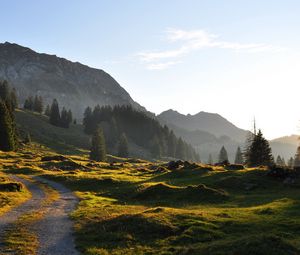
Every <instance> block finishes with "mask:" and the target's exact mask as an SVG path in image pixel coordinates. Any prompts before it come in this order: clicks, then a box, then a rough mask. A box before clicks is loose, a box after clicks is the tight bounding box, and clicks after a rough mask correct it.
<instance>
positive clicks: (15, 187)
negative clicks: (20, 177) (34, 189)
mask: <svg viewBox="0 0 300 255" xmlns="http://www.w3.org/2000/svg"><path fill="white" fill-rule="evenodd" d="M22 189H23V184H22V183H20V182H6V183H0V191H9V192H15V191H19V192H20V191H21V190H22Z"/></svg>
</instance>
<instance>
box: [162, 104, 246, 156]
mask: <svg viewBox="0 0 300 255" xmlns="http://www.w3.org/2000/svg"><path fill="white" fill-rule="evenodd" d="M157 119H158V120H159V121H160V122H161V123H162V124H166V125H168V126H169V127H170V128H171V129H173V130H174V133H175V134H176V135H177V136H181V137H182V138H183V139H184V140H185V141H186V142H188V143H190V144H192V145H193V146H194V147H195V148H196V150H197V152H198V153H199V154H200V156H201V158H202V160H203V161H207V160H208V157H209V154H211V155H212V157H213V159H214V161H217V160H218V154H219V151H220V149H221V147H222V146H223V145H224V146H225V147H226V149H227V151H228V156H229V159H230V160H231V161H233V160H234V157H235V152H236V149H237V147H238V146H242V147H243V144H244V142H245V140H246V136H247V132H248V131H246V130H243V129H240V128H238V127H236V126H235V125H233V124H232V123H230V122H229V121H228V120H226V119H225V118H223V117H222V116H220V115H219V114H215V113H208V112H199V113H198V114H195V115H190V114H188V115H184V114H181V113H179V112H177V111H174V110H168V111H165V112H162V113H161V114H159V115H158V116H157Z"/></svg>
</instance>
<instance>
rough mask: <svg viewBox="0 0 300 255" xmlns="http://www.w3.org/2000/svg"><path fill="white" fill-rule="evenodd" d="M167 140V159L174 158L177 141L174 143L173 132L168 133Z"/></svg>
mask: <svg viewBox="0 0 300 255" xmlns="http://www.w3.org/2000/svg"><path fill="white" fill-rule="evenodd" d="M167 139H168V142H167V147H168V152H167V155H168V156H169V157H172V158H174V157H175V152H176V145H177V141H176V136H175V135H174V132H173V130H171V131H170V133H169V135H168V138H167Z"/></svg>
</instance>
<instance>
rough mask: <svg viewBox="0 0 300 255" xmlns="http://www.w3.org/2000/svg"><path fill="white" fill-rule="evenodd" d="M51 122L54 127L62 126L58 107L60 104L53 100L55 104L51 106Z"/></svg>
mask: <svg viewBox="0 0 300 255" xmlns="http://www.w3.org/2000/svg"><path fill="white" fill-rule="evenodd" d="M49 122H50V124H52V125H54V126H60V124H61V121H60V113H59V106H58V102H57V100H56V99H53V102H52V105H51V109H50V119H49Z"/></svg>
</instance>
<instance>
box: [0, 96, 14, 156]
mask: <svg viewBox="0 0 300 255" xmlns="http://www.w3.org/2000/svg"><path fill="white" fill-rule="evenodd" d="M16 145H17V141H16V133H15V125H14V123H13V119H12V117H11V113H10V112H9V110H8V108H7V106H6V104H5V103H4V101H2V100H0V150H2V151H13V150H15V149H16Z"/></svg>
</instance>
